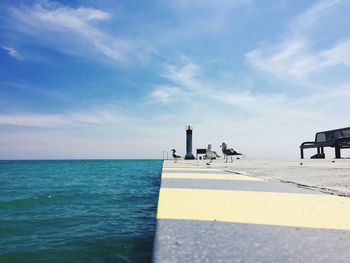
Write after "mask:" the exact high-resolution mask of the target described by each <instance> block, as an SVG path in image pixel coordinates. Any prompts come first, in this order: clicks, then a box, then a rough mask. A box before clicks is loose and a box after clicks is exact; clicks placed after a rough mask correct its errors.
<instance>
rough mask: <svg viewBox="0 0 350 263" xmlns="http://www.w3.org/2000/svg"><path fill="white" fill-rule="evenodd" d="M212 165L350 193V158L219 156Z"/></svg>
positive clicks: (195, 162) (276, 179)
mask: <svg viewBox="0 0 350 263" xmlns="http://www.w3.org/2000/svg"><path fill="white" fill-rule="evenodd" d="M206 163H207V162H205V161H196V160H195V161H192V162H191V164H192V165H199V166H206ZM210 167H211V168H220V169H223V170H225V171H230V172H234V173H241V174H247V175H249V176H255V177H259V178H262V179H265V180H269V181H281V182H285V183H292V184H296V185H298V186H300V187H308V188H311V189H314V190H316V191H321V192H327V193H331V194H336V195H344V196H350V159H339V160H332V159H323V160H307V159H304V160H300V159H294V160H292V159H240V160H234V161H233V162H232V163H230V162H229V163H225V162H224V161H223V160H222V159H219V160H214V161H213V163H212V164H210Z"/></svg>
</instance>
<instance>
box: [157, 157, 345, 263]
mask: <svg viewBox="0 0 350 263" xmlns="http://www.w3.org/2000/svg"><path fill="white" fill-rule="evenodd" d="M332 178H333V179H332ZM349 178H350V160H339V161H338V160H337V161H336V162H333V160H322V161H320V160H317V161H305V160H303V161H300V160H294V161H293V160H289V161H287V160H235V161H234V162H233V163H224V162H223V161H222V160H215V161H214V162H213V163H212V164H211V165H206V162H205V161H196V160H194V161H177V162H176V163H175V162H174V161H164V164H163V172H162V179H161V188H160V192H159V201H158V210H157V228H156V238H155V242H154V253H153V262H155V263H159V262H282V261H283V262H349V258H350V198H349V197H345V196H340V195H347V194H348V193H349V191H348V187H349V185H350V184H348V185H347V186H346V184H347V183H349V182H350V179H349ZM332 181H333V182H334V183H333V184H332V183H331V182H332Z"/></svg>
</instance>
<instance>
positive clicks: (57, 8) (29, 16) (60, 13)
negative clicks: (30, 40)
mask: <svg viewBox="0 0 350 263" xmlns="http://www.w3.org/2000/svg"><path fill="white" fill-rule="evenodd" d="M10 13H11V15H12V19H13V21H11V22H12V26H13V28H15V29H17V30H19V31H20V32H22V33H23V34H25V35H29V36H32V37H34V38H35V39H36V40H37V43H40V44H42V45H48V46H49V47H50V48H54V49H59V50H61V51H63V52H68V53H74V54H79V55H83V56H87V57H91V56H95V57H96V56H97V57H102V58H104V59H107V60H111V61H117V62H125V61H126V60H127V59H128V56H129V55H130V52H131V51H132V50H134V49H135V48H136V46H135V43H134V42H132V41H129V40H127V39H124V38H118V37H115V36H112V35H109V34H107V33H106V32H104V31H103V30H102V29H100V28H99V27H98V26H97V24H96V23H97V22H104V21H107V20H109V19H111V15H110V14H109V13H107V12H104V11H102V10H98V9H94V8H86V7H79V8H70V7H66V6H61V5H57V4H55V5H53V4H47V5H45V6H42V5H35V6H34V7H26V6H20V7H12V8H10Z"/></svg>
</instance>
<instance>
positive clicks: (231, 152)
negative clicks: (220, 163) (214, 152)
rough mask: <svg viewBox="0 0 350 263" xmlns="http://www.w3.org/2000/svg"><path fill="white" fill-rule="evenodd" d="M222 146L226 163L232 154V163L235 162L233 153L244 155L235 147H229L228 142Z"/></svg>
mask: <svg viewBox="0 0 350 263" xmlns="http://www.w3.org/2000/svg"><path fill="white" fill-rule="evenodd" d="M220 147H222V153H223V154H224V156H225V159H226V163H227V162H228V157H229V156H230V157H231V163H232V162H233V159H232V156H233V155H242V154H241V153H238V152H236V151H235V150H234V149H232V148H230V149H227V144H226V143H224V142H223V143H222V144H221V146H220Z"/></svg>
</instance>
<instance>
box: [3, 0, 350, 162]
mask: <svg viewBox="0 0 350 263" xmlns="http://www.w3.org/2000/svg"><path fill="white" fill-rule="evenodd" d="M349 8H350V2H349V1H341V0H325V1H312V0H311V1H294V0H275V1H257V0H221V1H220V0H216V1H212V0H203V1H186V0H173V1H165V0H154V1H152V0H150V1H112V0H105V1H92V0H87V1H79V0H77V1H55V2H54V1H48V0H38V1H31V0H29V1H24V0H23V1H13V0H11V1H10V0H3V1H1V3H0V159H42V158H45V159H46V158H49V159H51V158H159V157H161V155H162V151H163V150H170V149H172V148H176V149H178V152H179V153H180V154H184V151H185V127H186V125H193V126H194V148H203V147H206V145H207V144H208V143H212V144H213V148H214V149H216V150H219V145H220V144H221V142H223V141H225V142H226V143H227V144H228V145H229V146H230V147H234V148H235V149H237V150H238V151H240V152H243V153H245V154H246V155H247V156H248V157H298V154H299V150H298V146H299V145H300V143H301V142H302V141H306V140H312V139H313V137H314V133H315V132H316V131H319V130H327V129H333V128H339V127H346V126H350V125H349V120H348V113H349V110H350V106H349V105H350V104H349V103H348V101H349V99H350V70H349V69H350V30H349V28H350V18H349V16H348V14H347V10H350V9H349Z"/></svg>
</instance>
